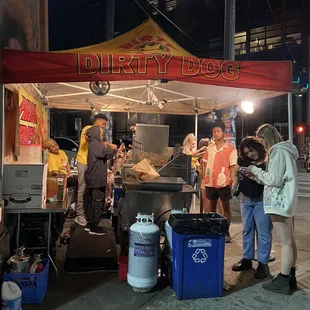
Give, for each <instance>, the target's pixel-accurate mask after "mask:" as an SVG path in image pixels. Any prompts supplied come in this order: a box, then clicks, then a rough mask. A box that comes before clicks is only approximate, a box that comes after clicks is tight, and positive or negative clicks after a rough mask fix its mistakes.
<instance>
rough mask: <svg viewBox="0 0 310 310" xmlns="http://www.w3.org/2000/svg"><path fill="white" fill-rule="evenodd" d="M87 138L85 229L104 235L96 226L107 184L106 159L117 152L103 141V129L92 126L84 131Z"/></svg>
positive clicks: (91, 232)
mask: <svg viewBox="0 0 310 310" xmlns="http://www.w3.org/2000/svg"><path fill="white" fill-rule="evenodd" d="M86 136H87V138H88V157H87V170H86V173H85V181H86V186H87V188H86V191H85V196H84V201H85V203H84V207H85V215H86V220H87V225H86V227H85V230H86V231H88V232H89V233H90V234H92V235H104V234H106V231H105V229H104V228H103V227H100V226H98V224H99V222H100V216H101V214H102V207H103V205H104V203H105V192H106V186H107V161H108V160H109V159H111V158H112V157H113V156H114V155H116V153H117V146H116V145H115V144H111V143H106V142H103V140H102V138H103V130H102V129H101V128H100V127H99V126H93V127H91V128H89V129H88V130H87V131H86Z"/></svg>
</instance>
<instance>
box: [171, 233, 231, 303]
mask: <svg viewBox="0 0 310 310" xmlns="http://www.w3.org/2000/svg"><path fill="white" fill-rule="evenodd" d="M172 244H173V248H172V255H173V269H172V276H173V290H174V291H175V293H176V295H177V298H178V299H197V298H213V297H221V296H222V293H223V282H224V251H225V236H220V235H216V234H210V235H207V234H200V235H199V234H178V233H176V232H175V231H173V233H172Z"/></svg>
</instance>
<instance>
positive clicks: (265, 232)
mask: <svg viewBox="0 0 310 310" xmlns="http://www.w3.org/2000/svg"><path fill="white" fill-rule="evenodd" d="M241 217H242V225H243V258H244V259H251V260H252V259H253V258H254V247H255V229H256V231H257V258H258V261H259V262H261V263H263V264H267V263H268V261H269V256H270V251H271V244H272V235H271V229H272V227H271V219H270V216H269V215H267V214H265V213H264V205H263V202H262V201H253V200H252V199H250V198H249V197H246V196H243V199H242V203H241Z"/></svg>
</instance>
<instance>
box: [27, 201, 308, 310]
mask: <svg viewBox="0 0 310 310" xmlns="http://www.w3.org/2000/svg"><path fill="white" fill-rule="evenodd" d="M295 226H296V240H297V247H298V271H297V278H298V282H299V287H300V288H301V290H299V291H297V292H295V293H294V294H293V295H292V296H282V295H277V294H273V293H269V292H266V291H264V290H263V289H262V288H261V284H260V281H258V280H254V279H253V277H252V272H251V271H248V272H244V273H235V272H232V271H231V265H232V264H233V263H235V262H237V261H238V260H239V259H240V258H241V254H242V241H241V237H242V233H241V231H242V230H241V224H240V211H239V206H234V207H233V224H232V227H231V234H232V237H233V243H231V244H228V245H227V246H226V255H225V282H226V283H227V284H229V285H230V286H231V288H230V290H229V291H228V292H225V293H224V297H223V298H213V299H202V300H186V301H179V300H177V299H176V297H175V294H174V292H173V291H172V290H171V289H170V288H160V287H158V288H156V290H154V292H152V293H146V294H138V293H134V292H133V291H132V289H131V288H130V287H129V285H128V284H127V283H124V282H120V281H118V280H117V275H116V274H105V273H95V274H89V275H68V274H63V273H62V274H60V277H59V279H58V281H57V282H55V281H52V283H51V284H50V287H49V291H48V293H47V295H46V297H45V299H44V302H43V303H42V304H41V305H39V306H37V307H36V306H28V307H24V308H25V309H44V310H49V309H58V310H80V309H81V310H82V309H85V310H86V309H91V310H97V309H98V310H99V309H106V310H108V309H126V310H134V309H149V310H153V309H169V310H173V309H177V310H182V309H193V310H194V309H195V310H200V309H201V310H202V309H204V310H206V309H210V310H220V309H226V310H262V309H264V310H293V309H298V310H309V309H310V290H309V289H308V287H310V199H300V200H299V208H298V212H297V216H296V222H295ZM272 254H273V255H274V256H275V257H276V261H275V262H273V263H271V264H270V270H271V273H272V274H273V275H274V274H276V273H278V272H279V269H280V265H279V263H280V261H279V258H280V245H279V243H278V240H277V238H276V237H275V238H274V243H273V253H272ZM254 266H255V264H254Z"/></svg>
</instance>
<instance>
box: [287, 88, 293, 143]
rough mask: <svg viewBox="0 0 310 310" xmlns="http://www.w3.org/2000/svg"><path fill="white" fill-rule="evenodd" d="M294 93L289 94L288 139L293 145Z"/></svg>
mask: <svg viewBox="0 0 310 310" xmlns="http://www.w3.org/2000/svg"><path fill="white" fill-rule="evenodd" d="M292 99H293V98H292V93H288V94H287V114H288V139H289V140H290V141H291V142H292V143H293V100H292Z"/></svg>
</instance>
